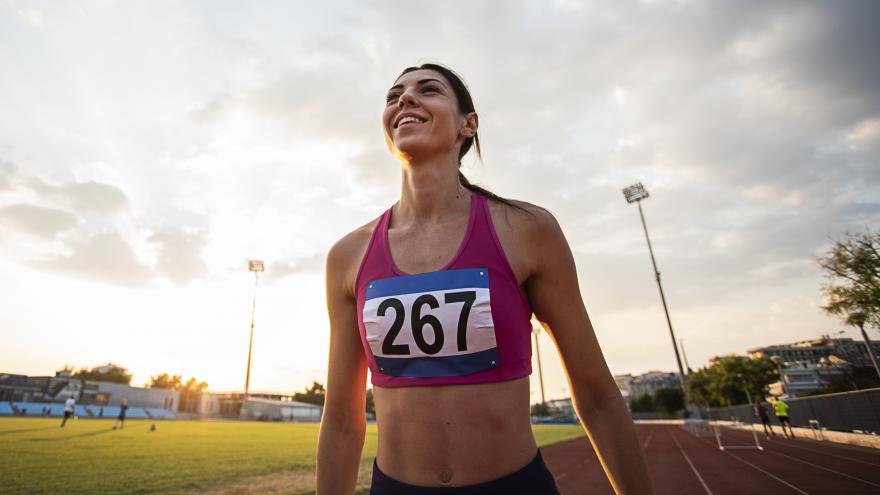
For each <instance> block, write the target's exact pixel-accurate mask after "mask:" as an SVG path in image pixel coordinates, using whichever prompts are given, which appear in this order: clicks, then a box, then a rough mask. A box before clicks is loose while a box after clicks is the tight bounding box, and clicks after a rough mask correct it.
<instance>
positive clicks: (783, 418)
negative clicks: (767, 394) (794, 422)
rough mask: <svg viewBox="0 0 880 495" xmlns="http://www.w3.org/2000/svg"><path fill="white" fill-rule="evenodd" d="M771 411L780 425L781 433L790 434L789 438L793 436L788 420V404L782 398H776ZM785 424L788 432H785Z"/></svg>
mask: <svg viewBox="0 0 880 495" xmlns="http://www.w3.org/2000/svg"><path fill="white" fill-rule="evenodd" d="M773 411H774V412H775V413H776V417H777V418H778V419H779V425H780V426H781V427H782V434H783V435H785V436H786V437H787V436H789V435H791V438H794V431H792V429H791V423H789V421H788V404H786V403H785V402H783V401H782V399H776V401H775V402H773ZM786 425H787V426H788V433H786V432H785V427H786Z"/></svg>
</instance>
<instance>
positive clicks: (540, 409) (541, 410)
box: [529, 402, 552, 418]
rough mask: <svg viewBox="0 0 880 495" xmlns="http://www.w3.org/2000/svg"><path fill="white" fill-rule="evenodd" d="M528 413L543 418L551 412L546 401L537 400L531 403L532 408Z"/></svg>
mask: <svg viewBox="0 0 880 495" xmlns="http://www.w3.org/2000/svg"><path fill="white" fill-rule="evenodd" d="M529 413H530V414H531V415H532V416H535V417H539V418H544V417H547V416H550V415H551V414H552V411H551V410H550V406H548V405H547V403H546V402H539V403H537V404H532V408H531V410H530V411H529Z"/></svg>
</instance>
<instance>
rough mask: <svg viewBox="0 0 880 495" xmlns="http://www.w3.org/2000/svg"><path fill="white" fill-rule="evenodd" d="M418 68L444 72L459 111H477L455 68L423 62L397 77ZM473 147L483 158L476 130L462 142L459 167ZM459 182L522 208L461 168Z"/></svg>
mask: <svg viewBox="0 0 880 495" xmlns="http://www.w3.org/2000/svg"><path fill="white" fill-rule="evenodd" d="M416 70H432V71H434V72H439V73H440V74H442V75H443V77H445V78H446V80H447V81H449V84H451V85H452V91H453V92H454V93H455V97H456V99H458V111H459V112H461V113H462V114H468V113H471V112H475V111H476V109H475V108H474V100H473V98H471V92H470V91H469V90H468V88H467V85H465V83H464V81H463V80H462V78H461V76H459V75H458V74H456V73H455V71H454V70H452V69H450V68H448V67H444V66H442V65H439V64H422V65H420V66H418V67H407V68H406V69H403V72H401V73H400V75H399V76H397V78H398V79H400V78H401V77H402V76H403V75H404V74H408V73H410V72H412V71H416ZM472 147H476V150H477V157H478V158H480V160H482V159H483V155H482V153H481V152H480V137H479V136H478V135H477V133H476V132H474V137H469V138H467V139H465V140H464V142H463V143H461V148H459V150H458V167H459V169H460V168H461V159H462V158H464V155H466V154H467V152H468V151H470V149H471V148H472ZM458 182H460V183H461V185H462V186H464V188H465V189H468V190H470V191H473V192H475V193H478V194H482V195H483V196H486V197H487V198H490V199H494V200H496V201H500V202H501V203H504V204H506V205H508V206H512V207H514V208H520V209H522V208H521V207H520V206H518V205H515V204H513V203H512V202H511V201H510V200H508V199H505V198H502V197H501V196H498V195H497V194H495V193H493V192H492V191H489V190H488V189H485V188H483V187H480V186H477V185H475V184H471V183H470V181H468V179H467V177H465V176H464V174H463V173H461V170H459V171H458Z"/></svg>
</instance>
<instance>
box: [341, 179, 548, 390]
mask: <svg viewBox="0 0 880 495" xmlns="http://www.w3.org/2000/svg"><path fill="white" fill-rule="evenodd" d="M390 222H391V208H389V209H388V210H387V211H386V212H385V213H383V214H382V217H381V218H380V219H379V223H378V224H377V225H376V228H375V230H374V231H373V236H372V238H371V239H370V244H369V246H368V247H367V252H366V253H365V254H364V259H363V260H362V261H361V266H360V270H359V271H358V276H357V279H356V282H355V284H356V286H355V287H356V290H357V310H358V315H359V318H358V326H359V327H360V334H361V341H362V342H363V345H364V351H365V352H366V355H367V361H368V363H369V367H370V372H371V376H372V379H371V381H372V383H373V385H375V386H380V387H418V386H430V385H458V384H473V383H489V382H500V381H506V380H513V379H516V378H520V377H523V376H527V375H529V374H530V373H531V372H532V347H531V339H530V336H531V323H530V320H531V315H532V309H531V306H530V305H529V302H528V300H526V298H525V297H524V296H523V294H522V292H521V291H520V289H519V285H518V284H517V282H516V276H515V275H514V273H513V270H512V269H511V267H510V263H509V262H508V260H507V256H505V254H504V250H503V249H502V248H501V243H500V242H499V241H498V235H497V234H496V233H495V228H494V226H493V225H492V218H491V215H490V213H489V205H488V202H487V200H486V198H485V197H484V196H482V195H479V194H476V193H473V194H472V195H471V209H470V218H469V220H468V227H467V232H466V233H465V236H464V240H463V241H462V243H461V246H459V248H458V252H457V253H456V254H455V256H454V257H453V258H452V260H451V261H450V262H449V263H448V264H447V265H446V266H445V267H443V268H442V269H440V270H438V271H436V272H429V273H422V274H418V275H410V274H407V273H404V272H402V271H401V270H399V269H398V268H397V266H396V265H395V264H394V260H393V259H392V258H391V250H390V249H389V247H388V225H389V223H390Z"/></svg>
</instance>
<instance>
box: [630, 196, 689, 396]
mask: <svg viewBox="0 0 880 495" xmlns="http://www.w3.org/2000/svg"><path fill="white" fill-rule="evenodd" d="M633 187H636V188H637V190H636V192H637V194H636V195H634V196H633V197H631V196H630V195H629V194H630V192H628V190H629V189H630V188H633ZM624 197H626V200H627V202H628V203H633V202H635V203H636V204H638V206H639V217H640V218H641V219H642V229H643V230H644V231H645V240H647V241H648V253H650V255H651V265H652V266H653V267H654V276H655V277H656V279H657V288H659V289H660V301H662V302H663V313H664V314H665V315H666V324H667V325H668V326H669V336H670V337H671V338H672V349H673V350H675V361H676V362H677V363H678V381H679V383H680V384H681V390H682V392H685V394H686V393H687V388H686V387H685V383H684V381H685V376H686V375H685V374H684V367H683V366H682V365H681V356H680V355H679V353H678V345H677V344H676V341H675V332H674V331H673V330H672V320H671V319H670V318H669V308H667V307H666V296H665V295H664V294H663V284H661V283H660V271H659V270H658V269H657V261H656V260H655V259H654V248H653V247H652V246H651V237H650V236H649V235H648V225H647V223H645V213H644V212H643V211H642V200H643V199H645V198H647V197H648V192H647V191H645V189H644V187H642V184H641V183H639V184H636V185H635V186H630V187H629V188H627V189H624Z"/></svg>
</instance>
